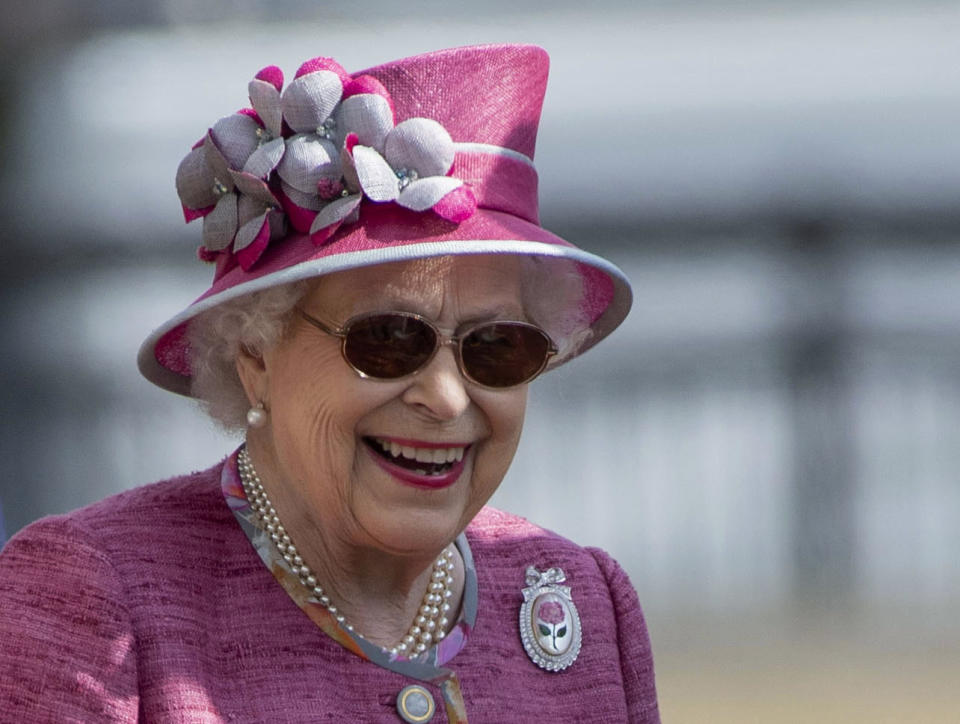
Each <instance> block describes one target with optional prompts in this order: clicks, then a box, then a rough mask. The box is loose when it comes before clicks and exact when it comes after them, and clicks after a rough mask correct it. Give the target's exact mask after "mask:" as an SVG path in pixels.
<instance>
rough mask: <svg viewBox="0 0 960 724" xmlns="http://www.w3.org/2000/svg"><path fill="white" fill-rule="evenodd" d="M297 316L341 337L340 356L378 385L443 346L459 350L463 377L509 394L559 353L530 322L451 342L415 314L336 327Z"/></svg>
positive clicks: (412, 369) (479, 327)
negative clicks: (452, 346) (377, 381)
mask: <svg viewBox="0 0 960 724" xmlns="http://www.w3.org/2000/svg"><path fill="white" fill-rule="evenodd" d="M297 311H299V312H300V315H301V316H302V317H303V318H304V319H305V320H306V321H307V322H309V323H310V324H312V325H313V326H315V327H317V328H318V329H320V330H323V331H324V332H326V333H327V334H329V335H332V336H334V337H339V338H340V352H341V353H342V354H343V358H344V359H345V360H346V361H347V364H349V365H350V366H351V367H353V369H354V370H356V372H357V374H359V375H360V376H361V377H369V378H372V379H377V380H395V379H398V378H400V377H406V376H407V375H412V374H415V373H417V372H419V371H420V370H422V369H423V368H424V367H426V366H427V365H428V364H429V363H430V360H432V359H433V357H434V355H435V354H436V353H437V350H438V349H439V348H440V345H454V346H455V349H456V355H455V356H456V359H457V366H458V367H459V368H460V374H462V375H463V376H464V377H466V378H467V379H468V380H470V381H471V382H475V383H476V384H478V385H481V386H483V387H491V388H495V389H505V388H507V387H516V386H517V385H522V384H524V383H525V382H529V381H530V380H532V379H533V378H534V377H536V376H537V375H539V374H540V373H541V372H543V370H544V368H546V366H547V363H548V362H549V361H550V358H551V357H552V356H553V355H555V354H556V353H557V348H556V346H555V345H554V344H553V340H551V339H550V337H549V336H548V335H547V333H546V332H544V331H543V330H542V329H540V328H539V327H537V326H534V325H532V324H527V323H526V322H513V321H494V322H480V323H479V324H475V325H474V326H472V327H469V328H467V329H465V330H464V331H463V332H462V333H460V334H458V335H455V336H453V337H450V336H447V335H445V334H443V333H442V332H441V331H440V330H439V329H437V328H436V326H435V325H434V324H432V323H431V322H430V321H428V320H426V319H424V318H423V317H421V316H420V315H419V314H412V313H410V312H374V313H372V314H362V315H360V316H357V317H353V318H352V319H350V320H348V321H347V322H346V323H345V324H344V325H343V326H342V327H334V326H332V325H329V324H326V323H325V322H322V321H320V320H319V319H317V318H316V317H312V316H310V315H309V314H307V313H306V312H304V311H303V310H302V309H298V310H297Z"/></svg>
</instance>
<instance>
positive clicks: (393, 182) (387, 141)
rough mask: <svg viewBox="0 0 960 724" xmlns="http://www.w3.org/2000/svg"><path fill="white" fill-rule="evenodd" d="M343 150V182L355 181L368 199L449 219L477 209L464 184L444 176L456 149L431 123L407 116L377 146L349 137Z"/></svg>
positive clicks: (464, 217)
mask: <svg viewBox="0 0 960 724" xmlns="http://www.w3.org/2000/svg"><path fill="white" fill-rule="evenodd" d="M345 151H346V154H345V156H346V157H347V159H348V161H347V163H345V169H344V170H345V173H346V175H347V179H348V185H350V184H351V183H355V184H356V185H357V186H358V187H359V188H360V189H361V190H362V192H363V195H364V196H366V197H367V198H368V199H370V200H371V201H374V202H380V203H382V202H388V201H394V202H396V203H397V204H399V205H400V206H403V207H404V208H407V209H410V210H412V211H426V210H428V209H431V210H433V211H434V212H435V213H436V214H438V215H439V216H441V217H443V218H445V219H447V220H448V221H452V222H454V223H459V222H461V221H463V220H464V219H466V218H468V217H469V216H471V215H472V214H473V212H474V211H475V210H476V208H477V201H476V197H475V196H474V195H473V192H472V191H471V190H470V187H469V186H467V185H466V184H465V183H464V182H463V181H462V180H461V179H458V178H456V177H454V176H449V175H448V174H449V173H450V171H451V169H452V168H453V159H454V156H455V154H456V149H455V147H454V143H453V139H452V138H451V137H450V134H449V133H448V132H447V130H446V129H445V128H444V127H443V126H442V125H440V124H439V123H437V121H434V120H432V119H430V118H410V119H408V120H406V121H403V122H402V123H400V124H398V125H397V126H395V127H394V128H392V129H391V130H390V131H389V132H388V133H387V134H386V135H385V136H384V138H383V141H382V143H380V144H378V145H368V144H365V143H364V142H363V139H362V138H360V137H359V136H353V135H351V136H348V137H347V140H346V146H345Z"/></svg>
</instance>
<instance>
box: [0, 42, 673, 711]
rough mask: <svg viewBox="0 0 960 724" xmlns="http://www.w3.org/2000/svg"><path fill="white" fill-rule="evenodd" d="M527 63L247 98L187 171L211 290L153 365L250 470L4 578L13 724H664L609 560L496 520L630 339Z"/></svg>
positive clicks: (115, 511) (76, 518)
mask: <svg viewBox="0 0 960 724" xmlns="http://www.w3.org/2000/svg"><path fill="white" fill-rule="evenodd" d="M546 74H547V58H546V54H545V53H544V52H543V51H542V50H540V49H538V48H534V47H529V46H487V47H479V48H461V49H455V50H449V51H442V52H437V53H431V54H427V55H423V56H419V57H414V58H408V59H405V60H401V61H397V62H394V63H389V64H386V65H383V66H379V67H377V68H373V69H371V70H368V71H364V72H362V73H356V74H353V75H351V74H349V73H347V72H346V71H345V70H344V69H343V68H342V67H340V66H339V65H338V64H337V63H336V62H334V61H332V60H330V59H327V58H316V59H314V60H311V61H308V62H306V63H304V64H303V65H302V66H301V67H300V69H299V70H298V72H297V73H296V77H295V78H294V79H293V80H292V81H290V82H289V84H288V85H286V86H285V87H284V81H283V76H282V74H281V72H280V70H279V69H278V68H275V67H272V66H271V67H268V68H265V69H263V70H262V71H260V72H259V73H258V74H257V75H256V77H255V78H254V79H253V80H252V81H251V82H250V84H249V88H248V93H249V96H250V101H251V105H252V108H251V109H247V110H243V111H240V112H238V113H236V114H234V115H231V116H228V117H226V118H224V119H221V120H220V121H218V122H217V123H216V124H214V125H213V127H212V128H211V129H210V130H209V131H208V132H207V133H206V134H205V135H204V136H203V138H202V139H201V140H200V141H199V142H198V143H197V144H196V145H195V146H194V147H193V149H192V150H191V151H190V153H189V154H188V155H187V156H186V158H185V159H184V160H183V162H182V163H181V165H180V168H179V170H178V174H177V190H178V192H179V195H180V199H181V201H182V202H183V207H184V212H185V214H186V217H187V220H188V221H189V220H192V219H196V218H201V217H202V218H203V246H202V247H201V248H200V256H201V258H202V259H204V260H206V261H209V262H213V263H214V264H215V268H214V281H213V285H212V287H211V288H210V289H209V290H208V291H207V292H206V293H205V294H204V295H203V296H201V297H200V298H199V299H198V300H197V301H196V302H194V303H193V304H192V305H191V306H190V307H189V308H188V309H187V310H186V311H184V312H183V313H181V314H180V315H178V316H177V317H175V318H174V319H172V320H170V321H169V322H168V323H166V324H164V325H163V326H162V327H160V328H159V329H158V330H157V331H156V332H154V333H153V334H152V335H151V336H150V337H149V338H148V339H147V341H146V342H145V343H144V345H143V347H142V349H141V354H140V360H139V361H140V368H141V370H142V371H143V373H144V374H145V375H146V377H147V378H148V379H150V380H151V381H152V382H154V383H156V384H158V385H160V386H161V387H164V388H166V389H168V390H171V391H174V392H178V393H182V394H190V395H193V396H194V397H196V398H198V399H200V400H201V401H203V402H204V403H205V405H206V407H207V409H208V410H209V412H210V413H211V414H212V415H213V416H214V418H215V419H217V420H219V421H220V422H221V423H223V424H224V425H225V426H227V427H230V428H236V429H238V430H242V431H244V432H245V438H246V439H245V442H244V444H243V445H242V446H241V447H240V448H239V449H238V450H237V451H236V452H234V453H233V454H232V455H231V456H229V457H228V458H227V459H226V460H225V461H223V462H221V463H219V464H217V465H216V466H214V467H213V468H211V469H210V470H206V471H203V472H199V473H194V474H192V475H188V476H185V477H181V478H176V479H173V480H169V481H166V482H162V483H158V484H156V485H152V486H147V487H144V488H140V489H135V490H132V491H129V492H127V493H124V494H121V495H119V496H116V497H113V498H110V499H108V500H106V501H103V502H101V503H99V504H96V505H93V506H90V507H89V508H86V509H83V510H80V511H76V512H74V513H72V514H69V515H65V516H58V517H54V518H48V519H45V520H42V521H39V522H38V523H35V524H34V525H32V526H30V527H28V528H27V529H25V530H24V531H22V532H21V533H20V534H19V535H18V536H16V537H15V538H14V539H13V540H11V542H10V543H9V545H8V546H7V547H6V548H5V549H4V551H3V554H2V558H0V641H2V644H0V646H2V649H0V651H2V653H0V718H2V720H3V721H18V722H19V721H31V722H34V721H133V720H145V721H183V722H186V721H190V722H201V721H202V722H221V721H245V722H261V721H363V722H365V721H399V720H404V721H408V722H426V721H431V720H432V721H438V722H440V721H448V722H465V721H467V717H468V715H469V716H470V717H471V718H472V719H473V721H475V722H493V721H497V722H501V721H525V720H529V721H603V722H625V721H631V722H654V721H658V714H657V705H656V697H655V693H654V684H653V670H652V661H651V654H650V648H649V641H648V637H647V633H646V629H645V626H644V622H643V617H642V614H641V611H640V607H639V603H638V601H637V597H636V594H635V592H634V591H633V589H632V588H631V586H630V583H629V581H628V580H627V577H626V576H625V574H624V573H623V571H622V570H621V569H620V567H619V566H618V565H617V564H616V563H615V562H614V561H613V560H612V559H611V558H610V557H609V556H608V555H606V554H605V553H604V552H602V551H600V550H597V549H589V548H588V549H584V548H580V547H578V546H577V545H575V544H573V543H571V542H570V541H568V540H565V539H564V538H561V537H559V536H557V535H555V534H553V533H550V532H548V531H545V530H543V529H542V528H539V527H537V526H535V525H533V524H531V523H528V522H527V521H525V520H523V519H520V518H517V517H514V516H511V515H508V514H506V513H502V512H499V511H496V510H492V509H490V508H485V507H484V505H485V503H486V502H487V500H488V499H489V498H490V496H491V495H492V494H493V492H494V491H495V490H496V489H497V486H498V485H499V484H500V482H501V480H502V479H503V477H504V474H505V473H506V471H507V468H508V466H509V464H510V461H511V459H512V457H513V454H514V452H515V451H516V448H517V443H518V440H519V438H520V431H521V428H522V426H523V418H524V407H525V404H526V398H527V384H528V383H529V382H531V381H532V380H533V379H534V378H535V377H536V376H537V375H539V374H540V373H541V372H543V371H544V370H548V369H551V368H553V367H556V366H558V365H560V364H562V363H564V362H565V361H567V360H569V359H571V358H572V357H574V356H575V355H577V354H580V353H582V352H584V351H585V350H587V349H588V348H589V347H591V346H592V345H594V344H596V343H597V342H598V341H599V340H600V339H602V338H603V337H604V336H606V335H607V334H609V333H610V332H611V331H612V330H613V329H614V328H615V327H616V326H617V325H618V324H619V323H620V322H621V321H622V319H623V317H624V316H625V315H626V312H627V309H628V307H629V304H630V291H629V286H628V285H627V282H626V281H625V279H624V278H623V275H622V274H621V273H620V272H619V270H617V269H616V268H615V267H613V266H612V265H610V264H609V263H607V262H605V261H604V260H602V259H600V258H598V257H596V256H593V255H591V254H588V253H585V252H583V251H580V250H579V249H576V248H575V247H573V246H572V245H570V244H568V243H567V242H565V241H563V240H561V239H559V238H557V237H556V236H553V235H552V234H550V233H549V232H547V231H545V230H543V229H542V228H540V226H539V225H538V223H537V197H536V181H537V178H536V172H535V170H534V167H533V163H532V157H533V149H534V142H535V136H536V126H537V122H538V119H539V114H540V105H541V101H542V98H543V94H544V90H545V82H546Z"/></svg>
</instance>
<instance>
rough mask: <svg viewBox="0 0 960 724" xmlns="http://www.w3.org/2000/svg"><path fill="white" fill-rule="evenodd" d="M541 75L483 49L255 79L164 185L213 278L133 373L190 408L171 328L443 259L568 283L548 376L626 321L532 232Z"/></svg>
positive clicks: (585, 267) (588, 265)
mask: <svg viewBox="0 0 960 724" xmlns="http://www.w3.org/2000/svg"><path fill="white" fill-rule="evenodd" d="M548 64H549V63H548V58H547V54H546V52H545V51H544V50H543V49H542V48H538V47H535V46H530V45H486V46H478V47H468V48H455V49H452V50H441V51H437V52H435V53H427V54H425V55H418V56H415V57H412V58H406V59H404V60H398V61H395V62H392V63H387V64H385V65H381V66H377V67H376V68H371V69H369V70H366V71H362V72H360V73H355V74H353V75H350V74H348V73H347V72H346V71H345V70H344V69H343V68H342V67H341V66H340V65H339V64H337V63H336V62H335V61H333V60H331V59H329V58H315V59H314V60H310V61H307V62H306V63H304V64H303V65H302V66H301V67H300V69H299V70H298V71H297V74H296V77H295V78H294V80H293V81H291V82H290V83H289V85H287V87H286V88H285V89H284V88H283V74H282V72H281V71H280V69H279V68H276V67H275V66H270V67H268V68H264V69H263V70H261V71H260V72H259V73H257V75H256V77H255V78H254V79H253V80H252V81H251V82H250V84H249V87H248V90H249V95H250V101H251V104H252V105H253V108H252V109H244V110H241V111H238V112H237V113H235V114H233V115H231V116H227V117H226V118H223V119H221V120H220V121H218V122H217V123H216V124H214V126H213V127H212V128H211V129H210V130H209V131H208V132H207V134H206V135H205V136H204V138H203V139H202V140H201V141H199V142H198V143H197V144H196V145H195V146H194V148H193V149H192V150H191V151H190V153H189V154H188V155H187V156H186V158H184V160H183V161H182V162H181V164H180V168H179V169H178V171H177V191H178V193H179V195H180V199H181V201H182V203H183V209H184V215H185V217H186V219H187V221H192V220H194V219H198V218H202V219H203V246H201V247H200V251H199V255H200V258H201V259H203V260H205V261H209V262H213V263H214V264H215V273H214V279H213V284H212V285H211V287H210V288H209V289H208V290H207V291H206V292H205V293H204V294H203V295H201V296H200V297H199V298H198V299H197V300H196V301H195V302H193V304H191V305H190V306H189V307H188V308H187V309H186V310H184V311H183V312H181V313H180V314H178V315H177V316H175V317H174V318H172V319H170V320H169V321H167V322H166V323H165V324H163V325H162V326H160V327H159V328H158V329H157V330H155V331H154V332H153V333H152V334H151V335H150V336H149V337H148V338H147V339H146V340H145V341H144V343H143V345H142V346H141V347H140V353H139V356H138V364H139V367H140V371H141V372H142V373H143V374H144V376H146V378H147V379H149V380H150V381H151V382H153V383H155V384H157V385H159V386H160V387H163V388H165V389H168V390H171V391H173V392H178V393H180V394H190V376H191V370H190V354H189V349H188V343H187V336H186V329H187V325H188V324H189V322H190V320H191V319H192V318H193V317H195V316H196V315H198V314H200V313H201V312H203V311H205V310H208V309H210V308H211V307H214V306H216V305H218V304H221V303H222V302H225V301H228V300H230V299H234V298H236V297H239V296H242V295H244V294H249V293H251V292H255V291H259V290H262V289H266V288H268V287H272V286H277V285H280V284H285V283H288V282H293V281H298V280H301V279H307V278H311V277H316V276H321V275H324V274H329V273H331V272H335V271H340V270H344V269H351V268H356V267H363V266H372V265H374V264H384V263H388V262H395V261H404V260H410V259H422V258H427V257H435V256H446V255H451V254H515V255H524V256H530V257H539V258H549V259H553V260H556V261H557V263H558V264H560V265H566V266H570V267H571V268H573V269H575V271H576V272H577V273H578V274H579V275H580V278H581V279H582V282H583V294H582V296H581V297H580V298H579V300H578V301H577V302H576V308H571V309H569V310H564V314H563V315H562V316H563V318H564V320H565V322H564V329H563V330H562V334H563V335H566V336H567V337H568V338H569V339H571V340H576V342H575V343H574V344H571V345H567V346H566V347H565V348H564V347H562V353H561V354H560V355H558V356H557V357H555V358H554V359H553V361H552V363H551V367H556V366H557V365H559V364H562V363H563V362H565V361H567V360H569V359H571V358H572V357H574V356H576V355H578V354H580V353H582V352H584V351H586V350H587V349H589V348H590V347H592V346H593V345H594V344H596V343H597V342H599V341H600V340H601V339H603V338H604V337H606V336H607V335H608V334H609V333H610V332H612V331H613V330H614V329H615V328H616V327H617V326H618V325H619V324H620V322H622V321H623V319H624V317H626V315H627V312H628V310H629V308H630V304H631V299H632V297H631V292H630V285H629V283H628V282H627V280H626V277H625V276H624V275H623V272H621V271H620V270H619V269H618V268H617V267H616V266H614V265H613V264H611V263H610V262H608V261H606V260H604V259H602V258H600V257H598V256H595V255H593V254H589V253H587V252H584V251H582V250H580V249H578V248H576V247H575V246H573V245H572V244H570V243H569V242H567V241H564V240H563V239H561V238H559V237H557V236H555V235H553V234H551V233H550V232H549V231H546V230H545V229H543V228H541V227H540V225H539V217H538V210H537V172H536V169H535V168H534V165H533V154H534V146H535V144H536V136H537V125H538V123H539V120H540V109H541V106H542V103H543V96H544V92H545V91H546V82H547V67H548ZM558 303H559V302H558ZM548 331H550V332H551V334H555V333H556V330H548Z"/></svg>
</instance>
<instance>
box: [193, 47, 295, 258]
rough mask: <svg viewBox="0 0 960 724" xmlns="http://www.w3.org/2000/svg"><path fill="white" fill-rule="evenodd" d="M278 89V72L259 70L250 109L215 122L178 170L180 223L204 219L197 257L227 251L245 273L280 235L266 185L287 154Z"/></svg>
mask: <svg viewBox="0 0 960 724" xmlns="http://www.w3.org/2000/svg"><path fill="white" fill-rule="evenodd" d="M282 85H283V74H282V72H281V71H280V69H279V68H277V67H275V66H270V67H268V68H264V69H263V70H261V71H260V72H259V73H258V74H257V75H256V77H255V78H254V79H253V80H252V81H251V82H250V84H249V86H248V89H249V93H250V102H251V104H252V105H253V109H252V110H246V111H240V112H238V113H235V114H233V115H231V116H227V117H225V118H221V119H220V120H219V121H217V122H216V123H215V124H214V125H213V127H212V128H211V129H210V130H209V131H207V135H206V136H205V137H204V138H203V140H202V141H201V142H200V143H198V144H197V145H196V146H194V148H193V149H192V150H191V151H190V153H189V154H187V156H186V158H184V159H183V161H182V162H181V163H180V167H179V168H178V169H177V193H178V194H179V196H180V201H181V203H182V204H183V210H184V216H185V218H186V219H187V221H188V222H189V221H192V220H194V219H197V218H201V217H202V218H203V247H202V248H201V250H200V255H201V258H204V259H206V260H208V261H210V260H212V259H213V258H214V257H216V256H217V255H218V254H219V253H222V252H225V251H231V250H232V251H233V253H234V254H236V256H237V260H238V262H239V263H240V265H241V266H242V267H243V268H244V269H249V268H250V267H251V266H252V265H253V264H254V263H255V262H256V261H257V259H258V258H259V257H260V255H261V254H262V253H263V250H264V249H265V248H266V247H267V245H268V244H269V242H270V240H271V239H274V238H278V237H279V236H281V235H282V234H283V232H284V227H285V224H284V216H283V213H282V211H281V210H280V208H279V206H280V204H279V201H278V200H277V198H276V197H275V196H274V194H273V192H272V191H271V189H270V186H269V185H268V183H267V179H268V178H269V177H270V174H271V173H273V170H274V169H275V168H276V166H277V164H278V163H280V160H281V159H282V158H283V155H284V151H285V149H286V147H285V144H284V141H283V138H282V130H283V129H282V114H281V109H280V87H282Z"/></svg>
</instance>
